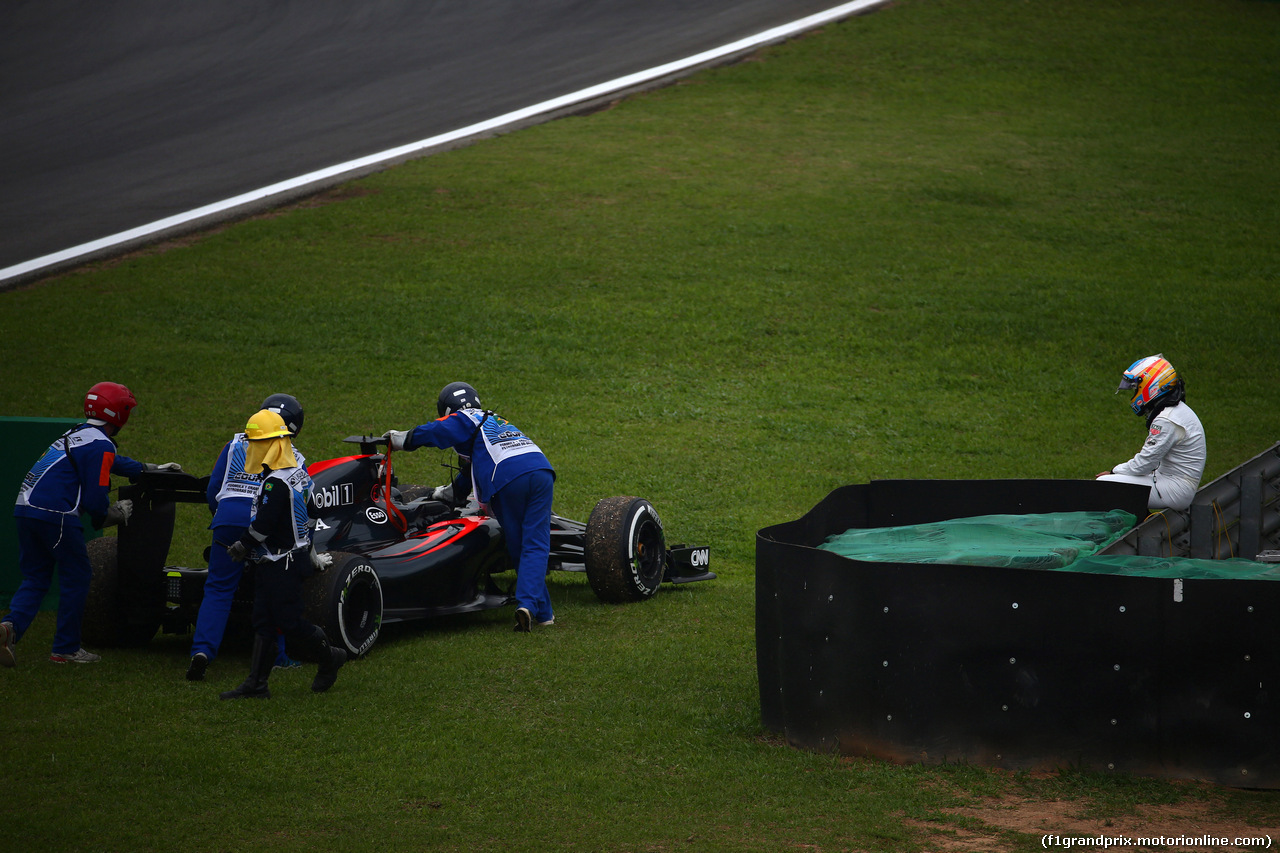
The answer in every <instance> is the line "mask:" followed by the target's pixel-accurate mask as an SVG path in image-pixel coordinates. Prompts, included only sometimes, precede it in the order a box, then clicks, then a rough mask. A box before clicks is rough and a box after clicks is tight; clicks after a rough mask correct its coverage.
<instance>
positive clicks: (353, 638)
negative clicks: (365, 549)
mask: <svg viewBox="0 0 1280 853" xmlns="http://www.w3.org/2000/svg"><path fill="white" fill-rule="evenodd" d="M332 557H333V565H331V566H330V567H329V568H328V569H326V570H325V571H323V572H317V573H316V574H314V575H312V576H311V577H310V578H308V579H307V581H306V585H305V586H304V588H303V596H304V597H305V601H306V614H307V618H308V619H310V620H311V621H312V622H314V623H315V624H317V625H319V626H320V627H321V628H323V629H324V632H325V635H326V636H328V638H329V643H330V645H334V646H338V647H340V648H344V649H346V650H347V655H348V656H350V657H359V656H360V655H363V654H366V653H367V652H368V651H369V649H371V648H373V644H374V643H376V642H377V641H378V632H379V631H380V630H381V629H382V583H381V582H380V581H379V580H378V573H377V572H375V571H374V569H373V564H372V563H370V562H369V561H368V560H366V559H365V558H364V557H361V556H360V555H359V554H349V553H346V552H343V551H334V552H333V553H332Z"/></svg>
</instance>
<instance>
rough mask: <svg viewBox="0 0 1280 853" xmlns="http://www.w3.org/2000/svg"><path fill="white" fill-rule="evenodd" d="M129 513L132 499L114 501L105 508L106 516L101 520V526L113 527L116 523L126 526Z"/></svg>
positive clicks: (131, 512)
mask: <svg viewBox="0 0 1280 853" xmlns="http://www.w3.org/2000/svg"><path fill="white" fill-rule="evenodd" d="M131 515H133V501H131V500H127V499H126V500H122V501H116V502H115V503H113V504H112V505H111V507H110V508H109V509H108V510H107V515H106V518H104V519H103V520H102V526H103V527H113V526H115V525H117V524H123V525H126V526H127V525H128V524H129V516H131Z"/></svg>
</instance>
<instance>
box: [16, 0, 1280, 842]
mask: <svg viewBox="0 0 1280 853" xmlns="http://www.w3.org/2000/svg"><path fill="white" fill-rule="evenodd" d="M1277 189H1280V3H1276V2H1267V1H1266V0H1165V2H1161V3H1126V2H1110V1H1109V0H1078V2H1067V0H1041V2H1036V3H1023V2H1019V3H1013V2H1002V0H963V2H962V0H902V2H898V3H894V4H893V5H891V6H889V7H886V8H884V9H883V10H881V11H879V12H876V13H874V14H871V15H867V16H863V17H859V18H856V19H851V20H848V21H846V22H843V23H841V24H838V25H834V26H830V27H827V28H825V29H824V30H823V31H821V32H817V33H814V34H811V35H809V36H807V37H805V38H802V39H798V40H795V41H793V42H791V43H788V44H785V45H781V46H778V47H776V48H772V49H769V50H766V51H763V52H761V53H760V54H758V55H756V56H753V57H751V58H750V59H748V60H746V61H744V62H741V63H738V64H735V65H733V66H730V67H725V68H721V69H716V70H713V71H708V72H704V73H701V74H699V75H697V76H696V77H693V78H691V79H689V80H687V81H685V82H683V83H680V84H678V85H674V86H671V87H668V88H665V89H662V90H659V91H655V92H652V93H649V94H645V95H641V96H636V97H632V98H629V99H626V100H624V101H622V102H620V103H618V104H616V105H614V106H613V107H612V108H610V109H607V110H603V111H599V112H595V113H592V114H590V115H585V116H580V117H574V118H568V119H563V120H560V121H556V122H553V123H550V124H546V125H542V126H539V127H535V128H531V129H527V130H522V131H520V132H518V133H513V134H511V135H509V136H505V137H500V138H496V139H491V140H487V141H484V142H481V143H479V144H476V145H473V146H471V147H468V148H465V149H461V150H457V151H453V152H449V153H447V154H443V155H439V156H436V157H432V158H429V159H425V160H421V161H417V162H414V163H411V164H408V165H405V166H401V167H398V168H395V169H393V170H389V171H387V172H384V173H380V174H378V175H374V176H372V177H369V178H367V179H364V180H361V181H358V182H356V183H353V184H350V185H347V186H344V187H342V188H340V189H338V190H335V191H332V192H330V193H326V194H325V195H323V196H321V197H318V198H316V199H313V200H312V201H310V202H308V203H305V204H300V205H297V206H295V207H293V208H290V209H288V210H282V211H279V212H277V213H275V214H272V215H269V216H262V217H259V218H256V219H253V220H250V221H246V222H242V223H239V224H235V225H232V226H229V227H226V228H223V229H220V230H217V231H216V232H213V233H209V234H206V235H201V236H199V237H198V238H192V239H187V240H183V241H180V242H179V243H174V244H168V245H165V246H163V247H158V248H156V249H154V250H149V251H144V252H140V253H138V254H135V255H133V256H130V257H127V258H124V259H121V260H119V261H115V262H110V263H103V264H99V265H95V266H94V267H92V268H87V269H84V270H80V271H77V272H74V273H70V274H67V275H63V276H60V277H57V278H55V279H51V280H48V281H44V282H40V283H37V284H34V285H31V286H27V287H24V288H22V289H19V290H15V291H11V292H6V293H0V340H2V341H3V343H0V348H2V349H0V352H3V360H4V370H3V371H2V372H0V399H2V400H3V401H4V403H3V406H2V407H0V414H4V415H24V416H43V417H75V416H77V415H78V414H79V406H80V401H81V399H82V395H83V393H84V391H85V389H87V388H88V387H89V386H90V385H92V384H93V383H94V382H96V381H99V380H101V379H112V380H114V381H119V382H124V383H125V384H127V385H129V386H130V388H132V389H133V390H134V391H135V393H136V394H137V397H138V399H139V403H140V405H139V407H138V409H137V410H136V411H135V413H134V415H133V417H132V419H131V421H130V423H129V425H128V427H127V428H126V429H125V431H124V432H123V433H122V434H121V436H120V439H121V442H120V443H121V449H122V452H124V453H126V454H128V455H130V456H134V457H135V458H140V459H145V460H149V461H157V462H160V461H169V460H175V461H179V462H181V463H183V465H184V467H185V468H186V469H187V470H190V471H194V472H196V473H204V472H206V471H207V470H208V469H209V468H210V467H211V466H212V463H213V460H214V458H215V457H216V455H217V452H218V450H219V449H220V447H221V446H222V443H223V442H224V441H225V440H226V439H227V438H228V437H229V436H230V435H231V434H232V433H233V432H235V431H236V430H237V429H239V428H240V427H241V426H242V425H243V423H244V421H245V419H246V418H247V417H248V415H250V414H251V413H252V412H253V411H254V410H255V409H256V408H257V405H258V403H259V402H260V401H261V400H262V398H263V397H265V396H266V395H267V394H269V393H271V392H275V391H287V392H289V393H293V394H295V395H296V396H297V397H298V398H299V399H300V400H301V401H302V402H303V403H304V405H305V406H306V409H307V416H306V429H305V431H304V433H303V435H302V438H301V440H300V442H299V445H300V446H301V447H302V449H303V450H304V451H305V452H306V454H307V456H308V457H309V458H311V459H313V460H316V459H322V458H326V457H329V456H336V455H340V454H343V453H344V452H345V449H344V446H343V445H341V444H340V443H339V442H340V439H341V438H342V437H344V436H346V435H350V434H353V433H360V432H379V433H380V432H382V431H384V430H386V429H389V428H393V427H394V428H401V429H403V428H408V427H410V426H412V425H414V424H417V423H421V422H423V421H424V420H427V419H429V418H431V417H433V416H434V415H433V411H434V405H433V404H434V399H435V396H436V393H437V391H438V390H439V388H440V387H441V386H442V385H444V384H445V383H446V382H448V381H451V380H455V379H465V380H467V381H469V382H471V383H472V384H473V385H475V386H476V387H477V388H478V389H479V390H480V393H481V396H482V399H484V401H485V403H486V405H489V406H491V407H494V408H496V409H498V410H499V411H500V412H501V413H502V414H504V415H505V416H507V417H509V418H510V419H511V420H513V421H514V422H516V423H517V424H519V425H520V426H521V427H522V428H524V429H525V430H526V431H527V432H528V433H529V434H530V435H532V436H533V437H534V438H535V439H536V440H537V441H538V443H539V444H540V445H541V446H542V447H543V448H544V449H545V450H546V451H547V453H548V455H549V457H550V458H551V460H552V462H553V463H554V464H555V465H556V467H557V470H558V473H559V479H558V482H557V509H558V511H559V512H561V513H562V514H564V515H567V516H569V517H573V518H585V517H586V516H587V514H588V513H589V512H590V508H591V506H592V505H593V504H594V503H595V501H597V500H599V499H600V498H602V497H606V496H608V495H612V494H623V493H626V494H638V495H642V496H644V497H647V498H649V499H650V500H651V501H652V502H653V503H654V504H655V506H656V507H657V508H658V509H659V511H660V512H661V513H662V515H663V518H664V521H665V523H666V526H667V528H668V535H669V536H671V537H675V538H677V539H681V540H685V541H691V542H699V543H706V544H710V545H711V546H712V547H713V561H714V566H713V568H714V569H715V570H716V571H717V572H718V573H719V574H720V578H719V579H718V580H716V581H714V582H711V583H707V584H695V585H691V586H689V587H685V588H680V589H675V590H668V591H664V592H662V593H661V594H659V595H658V596H657V597H656V598H655V599H653V600H652V601H649V602H646V603H644V604H640V605H635V606H625V607H610V606H604V605H601V604H599V603H597V602H596V601H595V600H594V597H593V596H592V594H591V591H590V589H589V588H588V587H587V586H586V585H585V581H583V580H580V579H577V578H567V579H561V578H555V579H554V580H553V583H552V596H553V601H554V604H555V607H556V617H557V623H558V624H557V626H556V627H555V628H554V629H552V630H547V631H541V632H537V633H535V634H534V635H532V636H523V637H522V636H516V635H514V634H512V633H511V631H510V629H509V617H510V614H509V613H506V612H505V611H504V612H500V613H492V614H488V615H483V616H477V617H467V618H459V619H456V620H446V621H444V622H442V623H439V624H432V625H425V626H424V625H415V626H410V627H406V628H402V629H399V630H391V629H388V630H387V631H386V632H385V633H384V637H383V639H382V640H380V641H379V643H378V645H377V646H376V647H375V649H374V650H373V653H372V654H370V655H369V656H368V658H366V659H365V660H362V661H360V662H358V663H356V664H353V665H351V666H350V667H348V668H346V669H344V670H343V672H342V675H341V677H340V679H339V681H338V684H337V686H336V687H335V688H334V689H333V690H332V691H330V692H329V693H327V694H325V695H323V696H315V695H312V694H311V693H310V692H309V690H307V683H308V682H309V678H310V673H309V672H307V673H305V674H303V673H298V672H286V673H282V674H280V675H278V676H277V677H276V678H274V679H273V683H272V690H273V698H272V699H271V700H270V701H269V702H242V703H222V702H219V701H218V700H217V699H216V693H217V691H218V690H222V689H227V688H229V687H231V686H233V685H234V684H236V683H238V682H239V681H240V680H241V678H243V675H244V673H245V671H246V668H247V662H246V659H245V657H244V655H243V654H230V655H228V656H226V657H223V658H221V659H219V660H218V661H216V662H215V663H214V664H213V666H212V667H211V669H210V673H209V681H208V682H206V683H203V684H190V683H187V682H186V681H185V680H183V677H182V673H183V671H184V669H185V663H186V656H187V651H188V642H189V641H188V640H187V639H185V638H181V637H162V638H159V639H157V640H156V641H155V642H154V643H153V644H152V646H151V647H150V648H148V649H145V650H105V653H104V661H103V663H101V664H100V665H97V666H92V667H75V668H66V667H54V666H52V665H49V664H47V663H46V662H45V660H46V657H47V648H48V641H49V638H50V636H51V634H52V616H51V614H45V615H43V616H42V617H41V618H40V619H39V620H38V621H37V623H36V625H35V627H33V629H32V631H31V632H30V634H28V636H27V637H26V638H25V639H24V642H23V643H22V644H20V645H19V647H18V655H19V667H18V668H16V669H13V670H5V671H0V696H3V698H4V705H3V712H2V713H0V768H2V769H3V777H2V778H3V784H4V794H3V795H0V823H2V824H3V825H4V827H5V829H6V833H7V835H8V838H9V846H10V847H11V848H14V849H19V850H29V851H41V853H53V851H97V850H101V851H131V853H132V852H133V851H152V850H154V851H167V850H179V849H181V850H184V851H219V850H272V851H295V850H296V851H301V850H316V849H324V850H335V851H343V850H369V849H375V848H377V849H387V850H458V851H463V850H467V851H471V850H482V851H487V850H513V851H526V850H527V851H542V850H572V851H671V850H688V851H704V850H705V851H778V850H823V851H835V850H857V851H864V850H875V851H880V850H884V851H916V850H939V849H947V850H1000V851H1027V850H1033V849H1041V842H1040V836H1041V834H1042V833H1055V832H1057V833H1059V834H1070V832H1071V831H1077V830H1078V831H1079V832H1080V833H1081V834H1091V835H1097V834H1099V833H1107V834H1119V833H1131V834H1164V835H1170V834H1178V833H1179V832H1180V831H1183V830H1185V831H1186V834H1193V833H1194V834H1201V833H1200V832H1199V829H1202V828H1205V827H1209V828H1215V829H1220V830H1223V831H1226V830H1227V829H1234V830H1239V831H1238V833H1237V834H1239V835H1256V834H1259V833H1262V832H1265V831H1270V832H1271V834H1272V835H1273V837H1274V836H1275V835H1276V829H1275V828H1276V827H1280V798H1277V797H1276V796H1275V795H1274V794H1271V793H1256V792H1247V791H1233V790H1225V789H1217V788H1210V787H1206V786H1202V785H1196V784H1189V783H1188V784H1183V783H1176V784H1175V783H1167V782H1157V781H1152V780H1144V779H1135V778H1125V777H1122V778H1114V777H1110V776H1102V775H1098V774H1092V773H1085V772H1080V771H1078V770H1075V769H1072V768H1064V769H1063V772H1061V773H1059V774H1053V775H1050V776H1033V775H1030V774H1006V773H1000V772H995V771H990V770H986V769H983V768H977V767H970V766H964V765H948V766H941V767H938V766H932V767H921V766H905V767H904V766H895V765H890V764H885V763H882V762H878V761H872V760H864V759H853V758H847V757H839V756H833V755H818V754H812V753H807V752H802V751H799V750H795V749H792V748H790V747H788V746H787V745H785V743H783V742H781V741H780V740H779V739H778V738H776V737H774V736H772V735H771V734H769V733H767V732H765V731H764V730H763V729H762V727H761V725H760V719H759V702H758V696H757V692H756V691H757V687H756V676H755V658H754V622H753V619H754V616H753V591H754V587H753V584H754V576H753V561H754V536H755V532H756V531H757V530H758V529H759V528H761V527H763V526H766V525H769V524H774V523H777V522H780V521H785V520H789V519H791V518H795V517H797V516H798V515H800V514H802V513H803V512H805V511H806V510H808V509H809V508H810V507H811V506H813V505H814V504H815V503H816V502H817V501H819V500H820V499H821V498H822V497H823V496H824V495H825V494H827V492H828V491H829V490H830V489H832V488H834V487H836V486H839V485H843V484H847V483H858V482H865V481H867V480H869V479H872V478H882V477H913V478H914V477H920V478H993V477H1034V478H1040V477H1068V478H1071V477H1081V478H1085V477H1091V476H1092V475H1093V474H1095V473H1096V472H1098V471H1101V470H1103V469H1106V468H1109V467H1111V466H1112V465H1114V464H1115V463H1118V462H1120V461H1123V460H1124V459H1126V458H1128V457H1129V456H1130V455H1132V454H1133V453H1134V452H1135V451H1136V450H1137V448H1138V446H1139V445H1140V444H1141V441H1142V438H1143V429H1142V423H1141V421H1139V420H1138V419H1137V418H1135V417H1134V416H1133V415H1132V413H1131V412H1130V411H1129V409H1128V406H1127V405H1126V402H1127V401H1126V400H1124V399H1123V398H1121V397H1116V396H1114V395H1113V394H1112V391H1113V390H1114V388H1115V385H1116V382H1117V381H1118V378H1119V372H1120V371H1121V370H1122V369H1123V368H1124V367H1126V366H1127V365H1128V364H1129V363H1130V362H1132V361H1133V360H1135V359H1137V358H1139V357H1141V356H1145V355H1150V354H1152V353H1154V352H1163V353H1164V354H1165V355H1166V356H1168V357H1169V358H1170V359H1171V360H1172V361H1173V363H1174V364H1175V365H1176V366H1177V367H1178V368H1179V370H1180V372H1182V374H1183V375H1184V376H1185V377H1186V380H1187V385H1188V402H1189V403H1190V404H1191V405H1192V406H1193V407H1194V408H1195V409H1196V411H1197V412H1198V413H1199V415H1200V417H1201V419H1202V421H1203V422H1204V425H1205V428H1206V432H1207V435H1208V441H1209V466H1208V470H1207V471H1206V477H1205V479H1206V481H1207V480H1208V479H1210V478H1212V477H1215V476H1217V475H1219V474H1221V473H1223V472H1225V471H1226V470H1228V469H1230V468H1231V467H1233V466H1234V465H1236V464H1238V463H1239V462H1241V461H1243V460H1244V459H1246V458H1248V457H1250V456H1252V455H1254V454H1256V453H1258V452H1260V451H1262V450H1264V449H1265V448H1267V447H1269V446H1271V445H1272V444H1273V443H1274V442H1275V441H1276V440H1277V439H1278V438H1280V429H1277V426H1278V424H1277V417H1276V414H1275V411H1276V388H1277V387H1278V386H1280V358H1277V353H1276V343H1275V330H1276V328H1277V321H1278V320H1280V244H1278V242H1277V240H1276V235H1277V234H1280V205H1277V204H1276V198H1277ZM398 461H400V462H401V463H402V468H401V478H402V480H403V481H405V482H418V483H437V482H443V481H444V477H445V475H444V472H443V470H442V469H441V468H440V465H442V464H443V463H445V462H446V461H448V457H447V456H445V455H444V454H436V453H435V452H433V451H421V452H418V453H416V454H413V455H407V454H405V455H401V456H400V457H398ZM197 516H198V513H197V514H194V515H192V517H191V518H185V517H184V519H183V526H182V529H181V531H180V540H179V544H178V550H179V551H180V552H181V553H178V554H176V555H175V558H176V560H177V561H178V562H185V563H186V564H188V565H193V564H195V561H196V560H197V559H198V554H199V551H200V549H201V548H202V547H203V545H204V544H205V535H206V534H205V531H204V530H203V524H204V523H207V519H204V518H200V517H197ZM5 559H12V557H11V556H10V557H5ZM1019 815H1022V816H1024V818H1027V819H1023V820H1022V821H1021V822H1019V819H1018V816H1019ZM1028 816H1040V817H1039V818H1037V820H1039V822H1037V820H1032V819H1029V817H1028ZM1140 830H1145V832H1141V831H1140Z"/></svg>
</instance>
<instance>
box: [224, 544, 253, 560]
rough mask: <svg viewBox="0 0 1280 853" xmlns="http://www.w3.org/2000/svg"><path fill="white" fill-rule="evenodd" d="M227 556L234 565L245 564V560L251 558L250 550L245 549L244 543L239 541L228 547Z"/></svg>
mask: <svg viewBox="0 0 1280 853" xmlns="http://www.w3.org/2000/svg"><path fill="white" fill-rule="evenodd" d="M227 556H228V557H230V558H231V562H233V563H243V562H244V558H245V557H247V556H249V549H248V548H246V547H245V545H244V542H242V541H240V540H239V539H237V540H236V541H234V542H232V543H231V544H230V545H228V546H227Z"/></svg>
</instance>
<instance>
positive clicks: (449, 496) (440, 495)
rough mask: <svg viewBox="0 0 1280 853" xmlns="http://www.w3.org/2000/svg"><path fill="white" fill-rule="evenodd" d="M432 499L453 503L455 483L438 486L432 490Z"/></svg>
mask: <svg viewBox="0 0 1280 853" xmlns="http://www.w3.org/2000/svg"><path fill="white" fill-rule="evenodd" d="M431 500H433V501H444V502H445V503H447V504H451V503H453V483H449V484H448V485H447V486H436V487H435V488H434V489H432V490H431Z"/></svg>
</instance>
